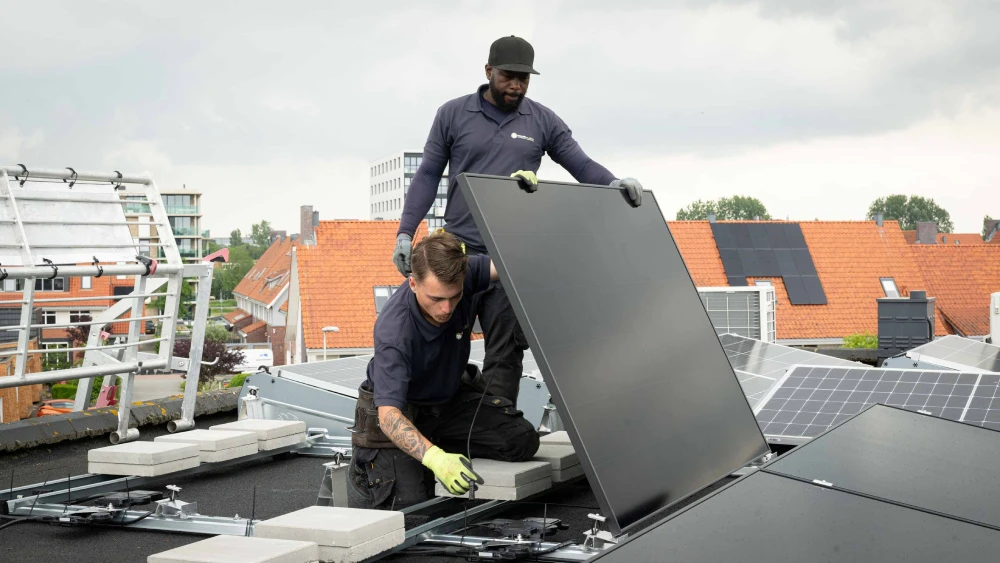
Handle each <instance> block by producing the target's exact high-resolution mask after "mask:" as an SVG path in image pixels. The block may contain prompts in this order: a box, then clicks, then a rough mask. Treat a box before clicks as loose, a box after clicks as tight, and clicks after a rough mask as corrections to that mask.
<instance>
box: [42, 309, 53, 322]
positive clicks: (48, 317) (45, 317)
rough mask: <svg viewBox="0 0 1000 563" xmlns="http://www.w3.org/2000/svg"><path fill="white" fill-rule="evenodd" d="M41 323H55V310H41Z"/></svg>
mask: <svg viewBox="0 0 1000 563" xmlns="http://www.w3.org/2000/svg"><path fill="white" fill-rule="evenodd" d="M42 324H43V325H54V324H56V312H55V311H43V312H42Z"/></svg>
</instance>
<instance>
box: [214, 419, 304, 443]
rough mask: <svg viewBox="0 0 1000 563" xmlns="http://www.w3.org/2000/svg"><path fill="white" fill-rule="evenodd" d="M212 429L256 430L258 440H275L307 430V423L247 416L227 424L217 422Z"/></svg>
mask: <svg viewBox="0 0 1000 563" xmlns="http://www.w3.org/2000/svg"><path fill="white" fill-rule="evenodd" d="M211 429H212V430H237V431H249V432H256V433H257V439H258V440H273V439H275V438H282V437H284V436H289V435H291V434H300V433H303V432H305V431H306V423H305V422H303V421H301V420H260V419H252V418H247V419H244V420H237V421H236V422H227V423H226V424H217V425H215V426H213V427H212V428H211Z"/></svg>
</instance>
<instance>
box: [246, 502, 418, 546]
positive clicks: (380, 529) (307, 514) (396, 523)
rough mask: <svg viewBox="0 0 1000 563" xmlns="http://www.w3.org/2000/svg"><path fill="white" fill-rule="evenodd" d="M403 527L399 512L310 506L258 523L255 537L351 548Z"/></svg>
mask: <svg viewBox="0 0 1000 563" xmlns="http://www.w3.org/2000/svg"><path fill="white" fill-rule="evenodd" d="M403 528H404V521H403V513H402V512H394V511H388V510H367V509H362V508H342V507H336V506H310V507H307V508H303V509H302V510H296V511H295V512H290V513H288V514H283V515H281V516H278V517H276V518H271V519H270V520H264V521H263V522H260V523H258V524H257V525H256V526H255V527H254V536H256V537H261V538H277V539H289V540H300V541H311V542H316V543H317V544H319V545H320V546H334V547H354V546H358V545H360V544H362V543H365V542H368V541H371V540H374V539H376V538H381V537H382V536H385V535H387V534H390V533H394V532H396V531H397V530H402V529H403Z"/></svg>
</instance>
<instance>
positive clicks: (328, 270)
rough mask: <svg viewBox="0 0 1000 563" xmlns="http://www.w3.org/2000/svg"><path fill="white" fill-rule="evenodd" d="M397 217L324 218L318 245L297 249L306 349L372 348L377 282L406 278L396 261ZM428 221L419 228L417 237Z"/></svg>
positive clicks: (396, 282) (393, 282) (384, 283)
mask: <svg viewBox="0 0 1000 563" xmlns="http://www.w3.org/2000/svg"><path fill="white" fill-rule="evenodd" d="M398 230H399V222H398V221H320V223H319V226H318V227H317V228H316V245H315V246H313V245H310V246H299V247H298V248H297V249H296V255H297V260H298V276H299V298H300V299H301V301H302V328H303V332H304V334H303V337H304V338H303V340H304V341H305V346H306V348H322V347H323V327H325V326H331V325H332V326H336V327H337V328H339V329H340V332H333V333H329V334H328V335H327V346H328V347H329V348H371V347H372V346H374V341H373V338H372V331H373V329H374V327H375V318H376V315H375V295H374V289H373V288H374V287H375V286H396V285H399V284H401V283H402V282H403V277H402V276H400V275H399V272H398V271H397V270H396V266H395V265H393V263H392V251H393V248H395V246H396V231H398ZM426 232H427V223H426V221H424V222H421V224H420V226H419V227H418V228H417V239H416V241H415V242H419V241H420V239H421V238H422V237H423V234H424V233H426Z"/></svg>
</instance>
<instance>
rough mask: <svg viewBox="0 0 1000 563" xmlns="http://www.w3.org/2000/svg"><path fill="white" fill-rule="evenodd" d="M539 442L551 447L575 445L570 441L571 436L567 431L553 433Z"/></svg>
mask: <svg viewBox="0 0 1000 563" xmlns="http://www.w3.org/2000/svg"><path fill="white" fill-rule="evenodd" d="M539 442H541V443H542V444H549V445H563V446H570V447H572V446H573V443H572V442H570V440H569V434H568V433H567V432H566V431H565V430H560V431H559V432H553V433H551V434H546V435H544V436H542V437H541V438H539Z"/></svg>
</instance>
